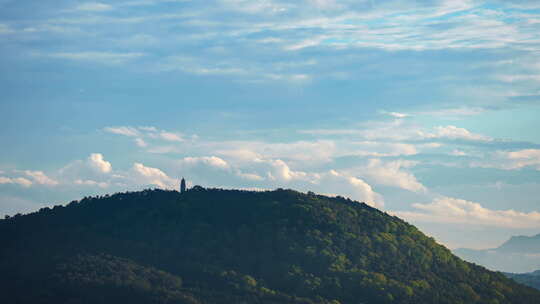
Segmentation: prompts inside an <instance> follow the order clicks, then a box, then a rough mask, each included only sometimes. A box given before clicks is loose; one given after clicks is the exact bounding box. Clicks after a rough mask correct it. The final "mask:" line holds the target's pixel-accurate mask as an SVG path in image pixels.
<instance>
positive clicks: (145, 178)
mask: <svg viewBox="0 0 540 304" xmlns="http://www.w3.org/2000/svg"><path fill="white" fill-rule="evenodd" d="M131 171H132V173H133V176H134V178H135V182H136V183H138V184H139V185H155V186H158V187H160V188H168V189H174V188H176V186H177V184H178V180H176V179H173V178H171V177H169V176H168V175H167V174H165V172H163V171H161V170H160V169H158V168H152V167H147V166H145V165H143V164H141V163H135V164H133V167H132V169H131Z"/></svg>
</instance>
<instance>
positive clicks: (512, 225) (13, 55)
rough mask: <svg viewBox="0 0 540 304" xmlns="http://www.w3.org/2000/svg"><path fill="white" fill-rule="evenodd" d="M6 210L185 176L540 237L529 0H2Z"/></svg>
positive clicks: (450, 227)
mask: <svg viewBox="0 0 540 304" xmlns="http://www.w3.org/2000/svg"><path fill="white" fill-rule="evenodd" d="M0 40H1V41H2V43H0V67H1V70H0V71H1V72H0V88H1V91H2V95H1V97H0V121H1V122H2V125H1V127H2V128H1V131H0V140H1V143H2V145H1V146H2V149H0V214H9V215H13V214H15V213H17V212H29V211H34V210H37V209H39V208H41V207H43V206H50V205H54V204H58V203H66V202H69V201H70V200H74V199H79V198H81V197H83V196H87V195H96V194H104V193H112V192H118V191H125V190H136V189H143V188H145V187H161V188H177V186H178V182H179V178H181V177H182V176H185V177H187V178H188V180H189V182H190V183H191V184H201V185H203V186H208V187H227V188H229V187H234V188H250V189H273V188H277V187H283V188H294V189H297V190H300V191H308V190H311V191H315V192H319V193H326V194H331V195H343V196H348V197H351V198H353V199H357V200H361V201H366V202H368V203H370V204H371V205H373V206H377V207H378V208H381V209H382V210H384V211H386V212H388V213H391V214H396V215H398V216H400V217H403V218H405V219H406V220H408V221H410V222H411V223H413V224H415V225H417V226H419V227H420V228H421V229H422V230H423V231H425V232H426V233H427V234H429V235H432V236H434V237H435V238H436V239H437V240H438V241H439V242H441V243H443V244H445V245H448V246H449V247H452V248H454V247H472V248H489V247H493V246H497V245H499V244H500V243H502V242H503V241H505V240H506V239H507V238H509V237H510V236H511V235H517V234H528V235H531V234H536V233H540V132H538V130H539V127H540V121H539V117H540V107H539V104H540V4H538V2H537V1H517V0H516V1H473V0H453V1H443V0H439V1H435V0H433V1H430V0H425V1H375V0H371V1H347V0H344V1H337V0H336V1H332V0H305V1H295V2H292V3H291V2H290V1H278V0H266V1H263V0H260V1H257V0H252V1H247V0H216V1H188V0H177V1H175V0H126V1H101V2H88V1H73V0H72V1H62V0H59V1H56V2H55V4H54V5H51V4H49V3H46V2H43V1H40V2H36V1H24V0H23V1H10V0H0Z"/></svg>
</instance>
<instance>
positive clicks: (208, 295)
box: [0, 186, 540, 304]
mask: <svg viewBox="0 0 540 304" xmlns="http://www.w3.org/2000/svg"><path fill="white" fill-rule="evenodd" d="M0 241H1V244H2V246H1V249H0V281H1V282H0V284H2V285H1V286H2V292H1V293H0V303H33V304H35V303H70V304H75V303H192V304H195V303H212V304H213V303H216V304H217V303H219V304H221V303H223V304H225V303H227V304H229V303H306V304H308V303H321V304H322V303H327V304H330V303H331V304H338V303H341V304H345V303H358V304H360V303H366V304H367V303H370V304H372V303H374V304H376V303H411V304H412V303H414V304H417V303H463V304H471V303H486V304H487V303H489V304H497V303H499V304H503V303H516V304H518V303H519V304H527V303H531V304H532V303H538V301H539V300H538V299H540V292H539V291H537V290H535V289H533V288H530V287H527V286H524V285H520V284H518V283H516V282H514V281H513V280H511V279H508V278H506V277H505V276H504V275H503V274H502V273H496V272H491V271H488V270H487V269H485V268H483V267H480V266H477V265H474V264H470V263H467V262H464V261H463V260H461V259H460V258H458V257H456V256H454V255H453V254H452V253H451V252H450V251H449V250H448V249H446V248H445V247H443V246H441V245H439V244H437V243H436V242H435V240H434V239H432V238H429V237H427V236H425V235H424V234H423V233H422V232H420V231H419V230H418V229H417V228H415V227H414V226H412V225H410V224H408V223H406V222H404V221H403V220H401V219H399V218H397V217H394V216H390V215H388V214H386V213H383V212H381V211H379V210H377V209H374V208H372V207H369V206H368V205H366V204H363V203H359V202H356V201H351V200H349V199H346V198H343V197H336V198H330V197H326V196H321V195H316V194H314V193H311V192H310V193H307V194H304V193H299V192H296V191H293V190H283V189H278V190H275V191H266V192H250V191H239V190H221V189H205V188H202V187H198V186H196V187H195V188H193V189H191V190H189V191H187V192H185V193H182V194H181V193H178V192H176V191H164V190H144V191H141V192H128V193H118V194H114V195H110V196H109V195H106V196H100V197H86V198H84V199H82V200H80V201H73V202H71V203H69V204H67V205H66V206H56V207H54V208H52V209H51V208H43V209H41V210H39V212H35V213H31V214H27V215H16V216H14V217H9V218H6V219H4V220H0Z"/></svg>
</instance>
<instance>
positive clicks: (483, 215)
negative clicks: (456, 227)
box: [393, 197, 540, 229]
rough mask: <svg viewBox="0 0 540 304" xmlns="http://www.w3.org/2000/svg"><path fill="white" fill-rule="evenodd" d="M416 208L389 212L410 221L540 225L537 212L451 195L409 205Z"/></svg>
mask: <svg viewBox="0 0 540 304" xmlns="http://www.w3.org/2000/svg"><path fill="white" fill-rule="evenodd" d="M412 207H413V208H415V209H417V210H418V211H398V212H393V213H394V214H395V215H397V216H399V217H403V218H405V219H407V220H409V221H412V222H416V221H419V222H435V223H452V224H467V225H482V226H493V227H505V228H516V229H519V228H540V212H537V211H532V212H518V211H515V210H512V209H509V210H491V209H488V208H485V207H483V206H482V205H480V204H479V203H475V202H471V201H466V200H462V199H457V198H451V197H439V198H436V199H434V200H433V202H431V203H428V204H420V203H416V204H413V205H412Z"/></svg>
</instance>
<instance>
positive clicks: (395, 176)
mask: <svg viewBox="0 0 540 304" xmlns="http://www.w3.org/2000/svg"><path fill="white" fill-rule="evenodd" d="M416 164H417V162H413V161H408V160H396V161H390V162H386V163H384V162H382V161H381V160H380V159H370V160H369V162H368V164H367V166H366V167H365V168H362V169H361V171H363V172H362V175H363V176H366V177H368V178H369V179H372V180H373V181H375V182H376V183H377V184H381V185H387V186H392V187H398V188H401V189H405V190H409V191H413V192H425V191H427V189H426V187H425V186H424V185H422V184H421V183H420V182H418V180H417V179H416V177H415V176H414V175H413V174H411V173H409V172H405V171H403V170H402V169H403V168H410V167H413V166H415V165H416Z"/></svg>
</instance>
